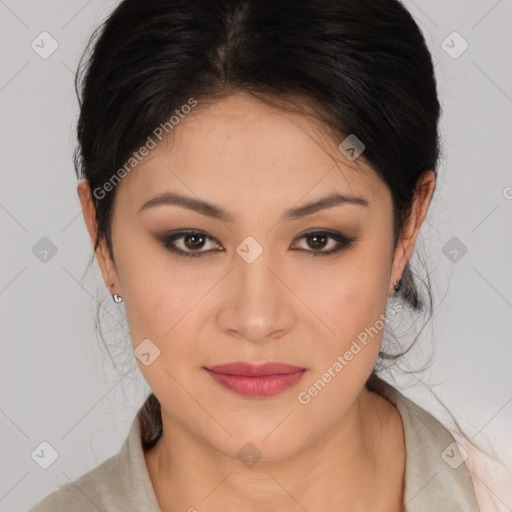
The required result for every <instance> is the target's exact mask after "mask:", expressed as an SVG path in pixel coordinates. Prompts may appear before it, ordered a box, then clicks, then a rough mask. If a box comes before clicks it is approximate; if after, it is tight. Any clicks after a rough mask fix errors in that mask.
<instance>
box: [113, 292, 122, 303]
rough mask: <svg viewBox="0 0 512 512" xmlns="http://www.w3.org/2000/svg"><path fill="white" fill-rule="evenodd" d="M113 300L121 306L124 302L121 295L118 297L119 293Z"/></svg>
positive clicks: (114, 294) (115, 294) (114, 295)
mask: <svg viewBox="0 0 512 512" xmlns="http://www.w3.org/2000/svg"><path fill="white" fill-rule="evenodd" d="M112 299H113V300H114V302H115V303H116V304H119V303H120V302H123V297H121V295H117V293H113V294H112Z"/></svg>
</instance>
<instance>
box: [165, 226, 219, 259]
mask: <svg viewBox="0 0 512 512" xmlns="http://www.w3.org/2000/svg"><path fill="white" fill-rule="evenodd" d="M180 239H182V240H181V241H180V242H181V243H182V244H183V245H182V247H183V248H182V249H180V248H179V247H177V245H176V241H177V240H180ZM207 240H213V238H211V237H210V236H208V235H207V234H206V233H203V232H201V231H182V232H180V233H174V234H173V235H169V236H166V237H164V239H163V244H164V246H165V248H166V249H168V250H169V251H171V252H173V253H175V254H178V255H179V256H180V257H181V256H184V257H187V258H188V257H191V258H193V257H196V256H201V254H202V253H205V252H209V250H208V251H200V250H199V249H202V248H203V247H204V246H205V242H206V241H207Z"/></svg>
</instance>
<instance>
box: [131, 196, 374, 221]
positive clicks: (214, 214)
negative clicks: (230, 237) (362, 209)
mask: <svg viewBox="0 0 512 512" xmlns="http://www.w3.org/2000/svg"><path fill="white" fill-rule="evenodd" d="M344 204H355V205H360V206H366V207H368V206H369V202H368V201H367V200H366V199H364V198H362V197H355V196H351V195H347V194H331V195H329V196H326V197H322V198H321V199H318V200H316V201H313V202H310V203H307V204H305V205H303V206H298V207H295V208H290V209H288V210H286V211H285V212H284V214H283V217H282V220H296V219H300V218H302V217H306V216H308V215H312V214H313V213H316V212H318V211H320V210H324V209H326V208H332V207H334V206H339V205H344ZM162 205H175V206H181V207H182V208H187V209H189V210H193V211H195V212H198V213H200V214H201V215H205V216H207V217H211V218H213V219H218V220H222V221H224V222H233V221H234V220H235V219H234V217H233V216H232V215H231V214H230V213H229V212H227V211H226V210H224V209H223V208H221V207H220V206H217V205H215V204H213V203H208V202H206V201H203V200H201V199H196V198H193V197H189V196H184V195H181V194H178V193H176V192H166V193H164V194H161V195H159V196H156V197H153V198H152V199H150V200H149V201H147V202H146V203H144V204H143V205H142V206H141V208H140V210H139V212H141V211H143V210H147V209H149V208H153V207H156V206H162Z"/></svg>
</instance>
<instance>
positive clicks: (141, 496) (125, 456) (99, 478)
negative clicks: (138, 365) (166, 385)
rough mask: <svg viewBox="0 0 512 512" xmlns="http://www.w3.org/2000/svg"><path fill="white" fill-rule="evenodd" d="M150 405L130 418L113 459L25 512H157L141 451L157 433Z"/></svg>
mask: <svg viewBox="0 0 512 512" xmlns="http://www.w3.org/2000/svg"><path fill="white" fill-rule="evenodd" d="M154 405H155V399H154V398H153V397H152V396H150V397H149V398H148V399H147V400H146V401H145V403H144V404H143V406H142V407H141V408H140V409H139V411H138V413H137V414H136V415H135V417H134V418H133V421H132V424H131V426H130V429H129V432H128V435H127V437H126V438H125V441H124V443H123V445H122V447H121V449H120V450H119V452H118V453H117V454H116V455H114V456H112V457H110V458H109V459H107V460H105V461H104V462H103V463H101V464H100V465H98V466H97V467H95V468H94V469H92V470H91V471H89V472H88V473H85V474H84V475H82V476H81V477H80V478H78V479H77V480H74V481H73V482H69V483H66V484H64V485H63V486H61V487H60V488H59V489H58V490H57V491H55V492H53V493H52V494H50V495H48V496H46V497H45V498H44V499H43V500H42V501H40V502H39V503H37V504H36V505H35V506H34V507H33V508H31V509H30V510H29V512H69V511H73V512H89V511H91V512H93V511H94V512H98V510H104V511H107V510H119V511H123V512H135V511H138V510H144V511H146V512H160V509H159V507H158V502H157V499H156V496H155V493H154V490H153V487H152V484H151V480H150V477H149V473H148V470H147V467H146V462H145V459H144V447H145V446H151V445H152V443H154V442H155V440H156V439H157V436H158V434H159V431H160V430H159V425H160V422H161V417H160V411H159V409H158V410H157V409H155V408H154V407H153V406H154ZM149 414H152V416H149Z"/></svg>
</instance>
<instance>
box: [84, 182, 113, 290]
mask: <svg viewBox="0 0 512 512" xmlns="http://www.w3.org/2000/svg"><path fill="white" fill-rule="evenodd" d="M77 193H78V197H79V198H80V204H81V205H82V214H83V217H84V221H85V225H86V227H87V231H88V232H89V237H90V239H91V243H92V246H93V247H94V244H95V242H96V234H97V232H98V223H97V221H96V208H95V206H94V200H93V197H92V194H91V187H90V185H89V181H88V180H85V179H84V180H81V181H80V182H79V183H78V186H77ZM94 252H95V255H96V260H97V261H98V265H99V267H100V270H101V275H102V276H103V281H104V283H105V286H106V287H107V289H108V290H109V291H110V293H114V292H115V293H119V294H121V293H120V291H119V280H118V275H117V270H116V267H115V263H114V261H113V260H112V258H111V256H110V254H109V251H108V248H107V244H106V242H105V240H102V241H101V242H100V244H99V246H98V247H97V249H96V250H95V251H94Z"/></svg>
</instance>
